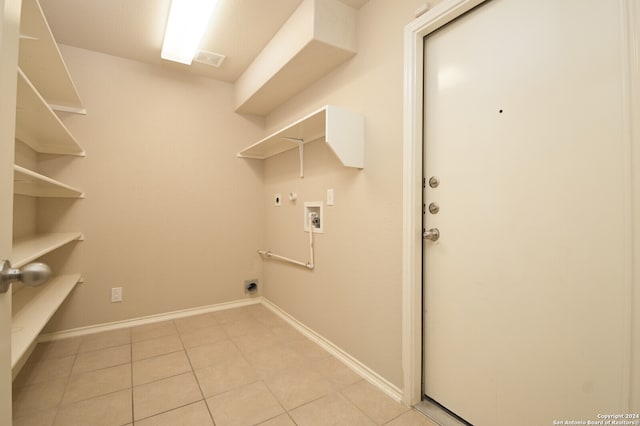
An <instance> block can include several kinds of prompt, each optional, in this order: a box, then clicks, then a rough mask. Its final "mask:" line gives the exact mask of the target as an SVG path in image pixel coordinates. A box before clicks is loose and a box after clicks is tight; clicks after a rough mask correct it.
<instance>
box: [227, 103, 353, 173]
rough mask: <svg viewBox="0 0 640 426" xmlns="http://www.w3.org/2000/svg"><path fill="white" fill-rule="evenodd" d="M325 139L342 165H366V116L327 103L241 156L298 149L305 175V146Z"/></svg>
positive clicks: (255, 156) (261, 156)
mask: <svg viewBox="0 0 640 426" xmlns="http://www.w3.org/2000/svg"><path fill="white" fill-rule="evenodd" d="M322 138H324V141H325V143H326V144H327V145H328V146H329V147H330V148H331V150H332V151H333V153H334V154H335V155H336V156H337V157H338V159H339V160H340V162H341V163H342V165H343V166H345V167H355V168H358V169H362V168H364V115H363V114H361V113H358V112H353V111H349V110H346V109H343V108H339V107H337V106H334V105H326V106H324V107H322V108H320V109H318V110H317V111H314V112H312V113H311V114H308V115H307V116H305V117H303V118H301V119H299V120H297V121H295V122H293V123H291V124H290V125H288V126H286V127H284V128H283V129H281V130H278V131H277V132H275V133H273V134H271V135H269V136H267V137H266V138H264V139H261V140H260V141H258V142H256V143H254V144H253V145H251V146H248V147H247V148H245V149H243V150H242V151H240V152H239V153H238V157H240V158H252V159H258V160H264V159H267V158H270V157H273V156H274V155H278V154H280V153H282V152H285V151H288V150H290V149H295V148H298V150H299V152H300V177H304V155H303V153H304V151H303V150H304V145H305V144H307V143H309V142H313V141H316V140H318V139H322Z"/></svg>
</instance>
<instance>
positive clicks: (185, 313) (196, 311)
mask: <svg viewBox="0 0 640 426" xmlns="http://www.w3.org/2000/svg"><path fill="white" fill-rule="evenodd" d="M259 303H261V298H260V297H254V298H251V299H242V300H234V301H232V302H225V303H217V304H215V305H207V306H200V307H198V308H189V309H182V310H179V311H173V312H165V313H162V314H157V315H149V316H146V317H139V318H132V319H128V320H123V321H114V322H109V323H105V324H98V325H90V326H87V327H78V328H72V329H69V330H62V331H55V332H52V333H45V334H41V335H40V336H39V337H38V342H49V341H52V340H60V339H68V338H70V337H79V336H86V335H88V334H95V333H102V332H104V331H111V330H118V329H120V328H129V327H137V326H139V325H145V324H153V323H155V322H162V321H169V320H174V319H178V318H184V317H190V316H193V315H200V314H206V313H208V312H215V311H222V310H225V309H233V308H240V307H242V306H249V305H257V304H259Z"/></svg>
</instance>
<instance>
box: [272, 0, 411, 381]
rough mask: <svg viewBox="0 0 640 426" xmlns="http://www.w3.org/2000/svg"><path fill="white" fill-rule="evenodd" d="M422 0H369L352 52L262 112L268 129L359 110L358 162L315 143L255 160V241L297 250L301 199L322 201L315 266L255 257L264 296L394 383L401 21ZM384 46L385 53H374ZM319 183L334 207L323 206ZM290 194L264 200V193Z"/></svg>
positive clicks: (286, 251)
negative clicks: (258, 206)
mask: <svg viewBox="0 0 640 426" xmlns="http://www.w3.org/2000/svg"><path fill="white" fill-rule="evenodd" d="M422 3H423V2H421V1H417V0H402V1H396V2H388V1H384V0H370V1H369V2H367V3H366V4H365V5H364V6H363V7H362V8H361V9H360V10H359V11H358V12H357V21H358V25H357V33H356V38H357V40H358V54H357V55H356V56H355V57H354V58H353V59H352V60H350V61H348V62H346V63H344V64H342V65H341V66H339V67H338V68H337V69H336V70H334V71H333V72H331V73H330V74H328V75H327V76H326V77H324V78H322V79H320V80H318V81H317V82H316V83H314V84H313V85H312V86H310V87H308V88H307V89H306V90H305V91H303V92H301V93H300V94H299V95H297V96H295V97H294V98H292V99H291V100H290V101H288V102H286V103H285V104H283V105H282V106H281V107H279V108H277V109H276V110H274V111H273V112H272V113H271V114H270V115H269V116H267V127H268V130H269V131H270V132H272V131H277V130H278V129H279V128H281V127H284V126H286V125H288V124H289V123H291V122H293V121H295V120H296V119H298V118H301V117H303V116H304V115H306V114H308V113H310V112H311V111H313V110H315V109H318V108H320V107H321V106H323V105H326V104H330V105H336V106H339V107H342V108H346V109H349V110H351V111H356V112H360V113H362V114H364V117H365V144H364V145H365V148H364V157H365V159H364V169H362V170H358V169H351V168H346V167H344V166H342V165H341V164H340V162H339V160H338V159H337V158H336V157H335V155H334V154H333V153H332V152H331V150H330V148H329V147H328V146H326V144H323V143H322V142H313V143H310V144H308V145H306V146H305V153H304V155H305V157H304V158H305V177H304V179H300V178H299V176H298V159H297V155H298V154H297V151H295V150H292V151H288V152H285V153H283V154H280V155H277V156H275V157H272V158H270V159H268V160H265V169H264V172H265V185H266V186H265V194H264V198H263V208H264V209H265V218H266V226H265V229H266V234H265V243H266V245H265V248H266V249H269V250H273V251H274V252H275V253H279V254H282V255H285V256H292V257H295V256H296V255H298V254H300V255H301V256H302V255H305V254H306V245H307V244H308V242H307V239H308V236H307V234H306V233H305V232H303V207H304V202H306V201H322V202H323V203H324V204H325V205H324V233H323V234H318V235H317V238H316V239H315V254H316V269H315V270H314V271H308V270H304V269H303V268H296V267H295V266H290V265H286V264H282V263H278V262H275V261H265V265H264V268H265V269H264V277H265V296H266V297H267V298H268V299H269V300H271V301H273V303H275V304H276V305H278V306H280V307H281V308H282V309H283V310H285V311H286V312H288V313H289V314H290V315H291V316H293V317H294V318H296V319H297V320H299V321H300V322H301V323H303V324H305V325H306V326H307V327H309V328H310V329H312V330H314V331H316V332H317V333H318V334H320V335H322V336H325V337H326V338H327V339H328V340H330V341H332V342H333V343H334V344H335V345H336V346H338V347H340V348H341V349H343V350H344V351H345V352H346V353H348V354H350V355H351V356H353V357H354V358H355V359H357V360H359V361H360V362H362V364H364V365H366V366H367V367H369V368H370V369H371V370H373V371H375V372H376V373H377V374H379V375H380V376H381V377H384V378H385V379H386V380H388V381H389V382H390V383H392V384H393V385H395V386H397V387H398V388H402V386H403V375H402V202H403V201H402V131H403V130H402V123H403V118H402V106H403V90H402V88H403V28H404V26H405V25H406V24H407V23H409V22H411V21H412V20H413V19H414V13H415V10H416V9H417V8H418V7H419V6H420V5H421V4H422ZM381 52H385V54H383V55H382V54H381ZM327 189H333V190H334V194H335V205H334V206H327V205H326V201H327V199H326V197H327ZM289 192H297V194H298V199H297V200H296V201H295V202H289V201H288V200H286V199H285V200H284V201H283V204H282V205H281V206H280V207H275V206H274V205H273V195H274V194H277V193H280V194H288V193H289Z"/></svg>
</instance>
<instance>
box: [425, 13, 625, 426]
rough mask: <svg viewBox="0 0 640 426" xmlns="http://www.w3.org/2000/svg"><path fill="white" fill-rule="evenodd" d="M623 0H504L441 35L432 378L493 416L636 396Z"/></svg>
mask: <svg viewBox="0 0 640 426" xmlns="http://www.w3.org/2000/svg"><path fill="white" fill-rule="evenodd" d="M621 3H622V2H618V1H600V0H589V1H585V0H492V1H489V2H487V3H485V4H483V5H481V6H479V7H478V8H476V9H474V10H472V11H471V12H469V13H468V14H466V15H464V16H462V17H461V18H459V19H457V20H456V21H454V22H452V23H450V24H448V25H446V26H445V27H443V28H441V29H440V30H438V31H436V32H435V33H432V34H431V35H429V36H428V37H427V38H426V39H425V159H424V161H425V177H426V178H427V179H429V177H431V176H437V177H438V178H439V181H440V183H439V185H438V186H437V187H436V188H431V187H430V186H429V184H428V183H427V185H426V189H425V193H424V197H425V198H424V199H425V202H426V205H427V206H429V204H430V203H437V204H438V206H439V212H438V213H436V214H431V213H429V211H428V209H427V212H426V214H425V216H424V227H425V228H427V229H428V228H438V229H439V231H440V238H439V240H438V241H435V242H433V241H428V240H425V243H424V277H425V278H424V279H425V284H424V285H425V288H424V307H425V312H424V342H425V352H424V359H425V362H424V372H425V375H424V391H425V394H426V395H427V396H428V397H429V398H432V399H433V400H435V401H436V402H437V403H439V404H441V405H442V406H444V407H446V408H447V409H449V410H451V411H453V412H454V413H456V414H457V415H459V416H460V417H462V418H463V419H465V420H467V421H468V422H470V423H473V424H474V425H476V426H482V425H487V426H500V425H510V426H511V425H536V426H537V425H552V424H554V423H553V421H554V420H558V421H560V420H561V421H564V420H584V421H585V422H586V421H587V420H592V421H594V420H598V418H597V415H598V414H607V413H623V412H625V407H626V405H625V404H627V403H628V401H626V400H625V395H627V391H626V387H627V386H628V380H629V379H628V375H629V369H628V361H627V359H628V354H629V352H628V350H629V347H628V332H629V331H628V330H629V318H628V315H629V313H628V311H627V310H626V308H625V307H626V306H627V300H626V298H625V294H626V290H625V289H627V288H628V287H627V282H628V281H627V280H628V279H629V277H628V276H627V275H626V274H625V271H626V270H627V269H628V268H629V266H628V265H629V263H628V262H629V254H628V253H629V251H628V249H627V238H628V235H627V234H626V232H627V230H628V228H627V223H628V221H629V217H628V215H627V214H626V211H627V209H628V205H627V202H628V200H627V198H628V197H627V194H628V191H629V189H628V188H629V184H630V183H629V177H628V168H627V167H626V166H625V165H626V161H627V160H626V159H625V142H624V137H623V125H624V123H623V110H622V108H623V101H624V99H625V97H624V88H623V83H622V82H623V72H622V70H623V65H624V64H623V59H622V48H621V25H620V22H621V11H620V7H621V6H620V5H621Z"/></svg>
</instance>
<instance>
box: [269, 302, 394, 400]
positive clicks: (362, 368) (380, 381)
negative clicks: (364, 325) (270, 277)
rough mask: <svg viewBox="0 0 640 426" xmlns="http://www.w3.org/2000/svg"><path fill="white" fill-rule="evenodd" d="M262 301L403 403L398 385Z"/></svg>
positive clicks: (351, 367)
mask: <svg viewBox="0 0 640 426" xmlns="http://www.w3.org/2000/svg"><path fill="white" fill-rule="evenodd" d="M261 300H262V304H263V305H264V306H265V307H266V308H268V309H269V310H271V311H272V312H273V313H275V314H276V315H278V316H279V317H280V318H282V319H283V320H285V321H286V322H288V323H289V324H291V326H292V327H294V328H295V329H296V330H298V331H299V332H301V333H302V334H304V335H305V336H306V337H307V338H309V339H310V340H312V341H314V342H316V343H317V344H318V345H320V346H321V347H322V348H323V349H325V350H326V351H327V352H329V353H330V354H331V355H333V356H334V357H336V358H338V359H339V360H340V361H342V362H343V363H344V364H345V365H346V366H347V367H349V368H350V369H351V370H353V371H354V372H355V373H357V374H358V375H359V376H361V377H362V378H363V379H365V380H366V381H368V382H369V383H371V384H372V385H373V386H375V387H377V388H378V389H380V390H381V391H382V392H384V393H385V394H386V395H388V396H389V397H391V398H393V399H394V400H395V401H396V402H399V403H402V397H403V395H402V390H401V389H400V388H398V387H397V386H396V385H394V384H393V383H391V382H389V381H388V380H387V379H385V378H384V377H382V376H380V375H379V374H378V373H376V372H375V371H373V370H371V369H370V368H369V367H367V366H366V365H364V364H363V363H362V362H360V361H358V360H357V359H355V358H354V357H353V356H351V355H349V354H348V353H347V352H345V351H344V350H343V349H341V348H340V347H339V346H337V345H336V344H334V343H333V342H331V341H330V340H329V339H327V338H325V337H323V336H321V335H320V334H318V333H316V332H315V331H313V330H312V329H310V328H309V327H307V326H306V325H304V324H303V323H301V322H300V321H298V320H297V319H296V318H294V317H292V316H291V315H289V314H288V313H287V312H286V311H284V310H283V309H282V308H280V307H279V306H278V305H276V304H275V303H273V302H271V301H270V300H269V299H267V298H265V297H264V296H263V297H262V298H261Z"/></svg>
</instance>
